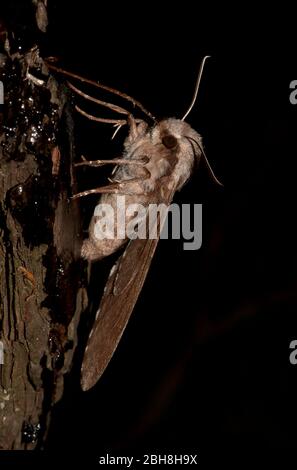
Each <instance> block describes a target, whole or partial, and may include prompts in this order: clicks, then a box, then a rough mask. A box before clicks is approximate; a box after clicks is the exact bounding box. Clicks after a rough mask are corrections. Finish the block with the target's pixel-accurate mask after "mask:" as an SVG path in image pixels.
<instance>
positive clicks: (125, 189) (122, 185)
mask: <svg viewBox="0 0 297 470" xmlns="http://www.w3.org/2000/svg"><path fill="white" fill-rule="evenodd" d="M144 169H145V170H146V171H147V173H149V176H147V177H140V178H131V179H129V180H124V181H121V182H116V183H111V184H108V185H107V186H101V188H95V189H88V190H87V191H82V192H81V193H77V194H74V195H73V196H72V197H71V199H78V198H79V197H84V196H89V195H90V194H105V193H107V194H121V193H123V194H126V195H134V194H136V191H135V188H134V190H132V191H131V190H129V186H130V185H131V183H136V182H139V181H143V180H144V179H147V178H149V177H150V172H149V170H147V169H146V168H144ZM137 194H143V190H142V188H141V192H137Z"/></svg>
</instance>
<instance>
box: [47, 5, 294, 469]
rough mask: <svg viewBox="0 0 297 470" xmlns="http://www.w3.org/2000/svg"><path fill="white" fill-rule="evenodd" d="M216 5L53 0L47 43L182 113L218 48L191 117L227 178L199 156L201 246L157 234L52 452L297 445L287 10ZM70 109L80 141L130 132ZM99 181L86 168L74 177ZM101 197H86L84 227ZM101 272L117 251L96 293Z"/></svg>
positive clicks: (50, 51) (103, 146)
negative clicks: (91, 381)
mask: <svg viewBox="0 0 297 470" xmlns="http://www.w3.org/2000/svg"><path fill="white" fill-rule="evenodd" d="M207 10H208V11H206V9H205V8H204V7H203V3H202V2H201V3H200V4H198V3H197V5H194V3H190V2H182V3H179V4H177V5H176V6H174V5H173V4H171V3H168V4H167V5H166V4H165V3H164V4H163V3H162V4H161V2H159V3H157V4H155V3H153V2H141V3H138V4H136V5H135V6H133V5H132V4H130V3H129V4H126V3H122V4H120V5H117V4H112V5H110V6H109V7H107V6H106V5H105V4H104V3H103V2H95V1H94V2H91V1H86V0H85V1H84V2H77V3H75V2H68V1H65V0H64V1H60V2H58V1H56V2H55V1H52V2H51V0H49V21H50V23H49V29H48V33H47V35H46V37H43V38H40V42H41V43H42V50H43V54H44V55H55V56H58V57H59V64H61V65H62V66H63V67H64V68H66V69H69V70H72V71H75V72H77V73H80V74H81V75H85V76H87V77H89V78H93V79H99V80H101V81H102V82H103V83H106V84H108V85H110V86H113V87H115V88H117V89H119V90H122V91H125V92H126V93H128V94H130V95H132V96H133V97H135V98H136V99H138V100H139V101H141V102H142V103H143V104H144V105H145V106H146V107H147V108H148V109H150V111H151V112H152V113H153V114H155V115H156V116H158V117H160V118H161V117H166V116H175V117H180V116H182V115H183V113H184V111H185V109H186V108H187V106H188V104H189V101H190V99H191V97H192V93H193V88H194V84H195V79H196V75H197V70H198V67H199V64H200V61H201V59H202V57H203V56H204V55H206V54H209V55H211V59H210V60H209V62H208V63H207V65H206V68H205V73H204V75H203V80H202V84H201V88H200V92H199V97H198V101H197V104H196V106H195V108H194V110H193V111H192V113H191V115H190V116H189V118H188V122H189V123H190V124H191V125H192V127H193V128H194V129H196V130H197V131H198V132H199V133H201V135H202V136H203V140H204V145H205V149H206V153H207V155H208V159H209V161H210V162H211V164H212V167H213V169H214V170H215V172H216V175H217V176H218V177H219V178H220V179H221V180H222V182H223V183H224V189H223V190H222V189H221V188H219V187H217V186H215V185H214V184H213V183H212V182H211V181H210V180H209V178H208V176H207V172H206V171H205V168H203V166H202V167H201V169H200V171H198V172H196V173H195V174H194V176H193V178H192V180H191V181H190V182H189V183H188V185H187V186H186V187H185V188H184V189H183V190H182V192H181V193H180V194H177V195H176V198H175V201H176V202H179V203H189V202H191V203H200V202H202V203H203V245H202V248H201V249H200V250H198V251H184V250H183V247H182V241H177V240H175V241H161V242H160V244H159V247H158V249H157V253H156V255H155V258H154V260H153V263H152V266H151V269H150V272H149V275H148V278H147V281H146V283H145V286H144V289H143V291H142V294H141V296H140V299H139V301H138V303H137V306H136V308H135V311H134V313H133V315H132V318H131V320H130V322H129V325H128V327H127V330H126V332H125V334H124V337H123V339H122V341H121V343H120V346H119V347H118V349H117V351H116V353H115V355H114V357H113V359H112V361H111V363H110V365H109V367H108V368H107V370H106V372H105V373H104V375H103V377H102V379H101V380H100V382H99V383H98V384H97V385H96V386H95V387H94V388H93V389H92V390H91V391H89V392H87V393H82V392H81V391H80V389H79V383H78V371H79V363H78V362H77V364H76V365H75V367H74V370H73V373H72V374H71V376H70V377H68V378H67V379H66V391H65V395H64V398H63V399H62V401H61V402H60V403H59V404H58V405H57V406H56V410H55V412H54V417H53V422H52V427H51V430H50V435H49V439H48V444H47V448H46V450H47V451H48V452H49V455H51V456H54V455H57V453H58V452H59V453H61V452H62V453H63V454H64V456H66V457H67V458H68V457H69V458H70V456H71V455H73V452H74V453H76V451H77V453H78V454H79V455H80V456H81V457H82V459H90V460H91V461H94V462H95V460H96V458H98V457H100V456H101V455H105V454H106V452H108V453H110V454H111V453H112V452H115V453H118V454H120V455H126V454H127V455H131V454H132V455H133V454H134V455H136V454H137V453H138V454H139V455H141V454H142V453H148V452H157V451H158V452H162V453H164V452H169V451H170V452H172V451H173V452H175V453H178V454H180V453H187V451H188V450H189V451H191V453H197V454H198V455H199V458H200V459H201V462H204V463H205V464H206V465H207V464H209V463H210V462H211V461H212V459H214V457H216V458H217V459H218V461H219V462H221V463H223V462H224V463H227V462H230V461H231V460H235V459H238V460H237V462H238V468H242V463H243V462H245V461H246V459H247V458H249V457H251V459H252V461H253V462H255V461H256V459H259V458H260V456H261V458H262V459H263V461H264V462H268V460H270V459H271V458H273V459H274V458H275V456H276V455H279V456H281V457H285V456H288V455H291V454H293V453H294V450H295V449H296V447H297V431H296V426H295V422H296V418H297V412H296V410H297V406H296V399H295V397H296V392H297V383H296V374H297V366H293V365H291V364H290V362H289V353H290V350H289V344H290V341H291V340H292V339H297V330H296V306H297V298H296V287H297V276H296V261H297V260H296V246H295V244H296V235H297V234H296V229H295V224H294V222H295V214H296V210H295V201H296V175H295V165H294V164H295V159H296V148H297V144H296V129H295V128H296V116H297V109H295V107H294V106H293V105H291V104H290V102H289V93H290V90H289V83H290V82H291V80H294V79H297V70H296V54H295V51H294V42H293V38H294V24H293V18H292V21H291V19H290V17H291V16H293V15H291V13H290V11H283V12H280V11H279V10H275V11H273V9H272V7H271V6H270V7H269V10H268V11H267V12H266V13H265V14H264V15H263V14H262V15H261V14H260V12H259V11H258V10H257V9H256V8H254V9H253V10H252V9H251V7H250V8H245V7H244V5H240V8H239V7H237V8H236V7H233V6H231V5H230V6H229V7H228V6H227V5H225V4H224V7H222V6H221V7H218V6H216V5H215V4H213V5H211V4H208V9H207ZM88 91H89V92H90V91H91V90H88ZM98 97H100V96H98ZM120 104H122V103H120ZM97 113H98V115H100V113H101V110H98V111H97ZM101 116H102V114H101ZM76 121H77V122H76V133H77V148H78V151H79V152H82V153H84V155H86V156H87V157H88V158H96V157H97V158H101V157H102V158H105V157H106V158H108V157H112V156H117V155H118V152H119V151H120V148H121V140H122V138H123V137H124V134H125V131H123V130H122V131H120V134H118V135H119V137H118V138H117V139H116V140H115V141H113V142H110V136H111V135H112V130H111V129H110V128H109V127H108V126H105V125H102V126H101V125H100V124H94V123H90V122H88V121H87V122H86V121H85V120H84V119H82V118H80V117H77V120H76ZM99 128H100V129H99ZM102 128H103V129H102ZM98 171H99V170H98ZM94 178H96V176H95V177H94V174H93V172H92V175H91V174H90V172H88V171H87V170H86V171H85V172H83V176H82V177H81V186H83V187H81V188H80V189H85V187H86V186H87V187H92V186H94ZM98 178H100V177H99V176H98ZM97 185H98V183H97ZM95 202H96V199H92V198H90V199H85V200H82V201H81V204H82V206H84V205H85V207H83V210H84V211H85V214H86V226H87V223H88V217H89V214H90V213H91V212H92V209H93V207H94V204H95ZM108 268H109V264H108V261H106V262H103V264H102V267H100V265H98V264H97V265H96V266H94V273H93V278H92V290H91V292H93V294H92V295H95V293H96V295H97V296H99V292H100V290H102V288H103V287H104V281H103V279H104V276H105V275H106V273H107V272H108V271H107V270H108ZM92 301H93V302H94V303H96V302H98V301H99V298H97V297H96V296H94V298H92ZM82 321H83V322H85V324H86V323H87V321H88V320H87V319H86V318H84V319H83V320H82ZM238 450H240V452H238ZM201 465H202V463H201ZM198 468H199V467H198ZM264 468H265V467H264Z"/></svg>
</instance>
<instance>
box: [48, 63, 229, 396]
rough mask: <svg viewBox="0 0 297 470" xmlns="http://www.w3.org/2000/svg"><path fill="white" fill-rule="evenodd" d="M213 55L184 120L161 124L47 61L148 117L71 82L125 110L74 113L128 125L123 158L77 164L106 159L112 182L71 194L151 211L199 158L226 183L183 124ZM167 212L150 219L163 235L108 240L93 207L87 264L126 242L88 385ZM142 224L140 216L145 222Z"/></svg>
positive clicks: (124, 318)
mask: <svg viewBox="0 0 297 470" xmlns="http://www.w3.org/2000/svg"><path fill="white" fill-rule="evenodd" d="M208 57H209V56H206V57H204V59H203V61H202V63H201V66H200V70H199V73H198V78H197V83H196V87H195V92H194V96H193V99H192V101H191V104H190V106H189V108H188V110H187V112H186V113H185V115H184V116H183V117H182V119H175V118H168V119H164V120H161V121H157V120H156V119H155V118H154V117H153V116H152V114H151V113H150V112H148V111H147V110H146V109H145V108H144V107H143V106H142V105H141V104H140V103H138V102H137V101H136V100H134V99H133V98H131V97H129V96H128V95H125V94H123V93H121V92H119V91H117V90H114V89H111V88H108V87H105V86H104V85H101V84H98V83H96V82H93V81H91V80H87V79H84V78H82V77H80V76H78V75H75V74H72V73H70V72H66V71H64V70H62V69H59V68H57V67H56V66H52V65H50V68H52V69H53V70H56V71H57V72H62V73H64V74H66V75H68V76H70V77H72V78H75V79H78V80H80V81H82V82H86V83H89V84H91V85H95V86H98V87H101V88H104V89H105V90H107V91H111V92H112V93H115V94H117V95H120V96H122V97H124V98H125V99H127V100H129V101H132V103H133V105H134V106H135V107H138V108H139V109H140V110H141V111H142V112H143V113H144V114H146V117H147V120H144V119H135V118H134V116H132V115H131V114H129V113H128V111H126V110H125V109H124V108H121V107H119V106H115V105H113V104H111V103H106V102H103V101H101V100H97V99H96V98H93V97H92V96H89V95H87V94H85V93H84V92H82V91H81V90H80V89H79V88H77V87H76V86H74V85H73V84H72V83H68V84H69V86H70V88H71V89H72V90H73V91H74V92H75V93H76V94H78V95H80V96H82V97H84V98H86V99H87V100H91V101H93V102H95V103H97V104H100V105H102V106H105V107H108V108H110V109H112V110H113V111H115V112H117V113H120V114H123V115H125V118H124V119H118V120H112V119H109V120H108V119H103V118H97V117H96V116H93V115H90V114H87V113H86V112H85V111H83V110H82V109H81V108H79V107H78V106H76V109H77V111H79V112H80V113H81V114H83V115H84V116H86V117H87V118H89V119H92V120H95V121H99V122H110V123H111V124H114V125H115V126H116V131H117V130H118V129H119V128H120V127H122V126H123V125H124V124H127V125H128V129H129V130H128V135H127V137H126V139H125V141H124V152H123V155H122V156H121V157H119V158H116V159H113V160H96V161H87V160H85V159H83V160H82V161H81V162H80V163H78V164H77V166H82V165H88V166H93V167H100V166H102V165H105V164H109V165H114V166H115V170H114V172H113V174H112V179H111V180H110V184H108V185H106V186H103V187H100V188H96V189H91V190H87V191H84V192H81V193H78V194H76V195H74V196H73V198H79V197H83V196H87V195H89V194H94V193H98V194H101V198H100V201H99V203H100V204H99V205H102V204H108V205H110V206H111V207H116V205H117V201H118V199H117V198H118V197H119V196H122V197H123V196H124V197H125V202H126V204H136V205H137V204H141V205H142V206H144V207H145V208H147V211H149V207H150V205H151V204H160V203H164V204H165V205H166V206H169V204H170V203H171V201H172V199H173V197H174V194H175V192H176V191H179V190H180V189H181V188H182V187H183V186H184V184H185V183H186V182H187V181H188V179H189V178H190V176H191V174H192V172H193V168H194V165H195V163H198V162H199V160H200V159H201V158H204V160H205V162H206V165H207V168H208V170H209V172H210V175H211V176H212V178H213V179H214V181H215V182H216V183H218V184H221V183H220V182H219V181H218V180H217V178H216V177H215V175H214V173H213V171H212V169H211V167H210V165H209V163H208V160H207V158H206V155H205V153H204V150H203V146H202V138H201V136H200V134H198V132H196V131H195V130H194V129H192V128H191V126H190V125H189V124H187V123H186V122H185V119H186V117H187V116H188V114H189V112H190V111H191V109H192V108H193V106H194V103H195V101H196V98H197V94H198V89H199V84H200V81H201V76H202V72H203V68H204V64H205V61H206V59H207V58H208ZM148 119H150V120H152V121H153V122H152V124H151V125H150V124H149V123H148V122H147V121H148ZM96 207H98V206H96ZM131 217H132V215H130V216H126V219H125V221H124V224H125V226H127V224H128V223H129V221H130V220H131ZM165 217H166V213H163V214H159V215H158V217H156V219H155V220H154V221H153V224H155V228H157V233H158V236H157V237H155V238H148V237H146V238H135V239H132V240H129V239H127V237H125V238H119V237H115V238H111V239H106V238H105V239H104V238H102V237H98V233H97V232H96V226H97V223H98V214H97V213H96V209H95V212H94V215H93V217H92V220H91V222H90V226H89V237H88V238H87V239H86V240H85V241H84V242H83V245H82V250H81V254H82V256H83V257H84V258H85V259H87V260H89V261H96V260H100V259H102V258H104V257H106V256H108V255H110V254H112V253H114V252H115V251H117V250H118V249H119V248H121V247H122V246H126V247H125V250H124V252H123V253H122V255H121V256H119V258H118V260H117V261H116V263H115V265H114V266H113V267H112V269H111V271H110V274H109V277H108V280H107V283H106V286H105V289H104V293H103V296H102V299H101V302H100V306H99V309H98V311H97V314H96V318H95V322H94V325H93V327H92V329H91V331H90V334H89V339H88V342H87V346H86V348H85V352H84V358H83V363H82V368H81V387H82V389H83V390H88V389H90V388H91V387H93V386H94V385H95V383H96V382H97V381H98V379H99V378H100V377H101V375H102V374H103V372H104V370H105V369H106V367H107V365H108V363H109V361H110V359H111V357H112V355H113V353H114V351H115V349H116V347H117V345H118V343H119V341H120V339H121V337H122V334H123V332H124V330H125V327H126V325H127V323H128V321H129V318H130V316H131V313H132V311H133V308H134V306H135V304H136V301H137V298H138V296H139V294H140V292H141V289H142V286H143V284H144V281H145V278H146V275H147V272H148V269H149V267H150V264H151V261H152V258H153V256H154V253H155V250H156V247H157V243H158V238H159V235H160V232H161V229H162V226H163V223H164V221H165ZM144 219H145V217H144ZM144 221H145V220H142V221H141V220H140V224H141V223H142V222H144ZM117 222H118V221H116V223H117Z"/></svg>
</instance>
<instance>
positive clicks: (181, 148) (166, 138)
mask: <svg viewBox="0 0 297 470" xmlns="http://www.w3.org/2000/svg"><path fill="white" fill-rule="evenodd" d="M152 142H153V144H155V145H161V146H162V147H163V148H164V149H167V150H170V151H171V152H173V153H175V154H176V155H177V156H180V157H181V158H182V157H183V156H185V157H187V158H192V159H193V162H194V159H196V161H197V162H198V161H199V160H200V157H201V155H202V138H201V135H200V134H198V132H196V131H195V130H194V129H193V128H192V127H191V126H190V125H189V124H188V123H186V122H184V121H182V120H180V119H175V118H168V119H164V120H163V121H160V122H159V123H158V124H157V125H156V126H155V127H154V128H153V130H152Z"/></svg>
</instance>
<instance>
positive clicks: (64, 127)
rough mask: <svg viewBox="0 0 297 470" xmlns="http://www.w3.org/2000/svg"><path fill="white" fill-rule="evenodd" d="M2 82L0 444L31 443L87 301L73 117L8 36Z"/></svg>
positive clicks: (39, 64)
mask: <svg viewBox="0 0 297 470" xmlns="http://www.w3.org/2000/svg"><path fill="white" fill-rule="evenodd" d="M0 79H1V80H2V81H3V82H4V90H5V106H4V110H3V114H2V123H1V129H0V142H1V143H0V321H1V323H0V331H1V332H0V334H1V336H0V340H1V342H2V346H3V350H4V364H3V365H2V366H0V367H1V376H0V449H32V448H35V447H36V445H37V444H38V443H40V442H41V441H42V439H44V436H45V434H46V429H47V427H48V423H49V416H50V410H51V407H52V405H53V404H54V403H55V402H56V401H57V400H59V398H60V397H61V395H62V392H63V375H64V374H65V373H66V372H67V371H68V370H69V368H70V365H71V361H72V357H73V352H74V349H75V345H76V328H77V323H78V320H79V317H80V313H81V311H82V310H83V309H84V305H85V301H86V297H85V290H84V288H83V283H82V279H81V277H82V272H83V270H82V267H81V266H80V263H81V261H80V259H79V245H80V218H79V213H78V208H77V207H78V206H77V205H76V204H75V203H73V202H69V196H70V194H71V189H72V186H73V178H72V158H73V142H72V121H71V114H70V112H69V110H68V109H67V107H68V105H67V97H66V96H65V93H64V91H63V89H61V87H59V86H58V84H57V83H56V81H55V80H54V79H53V77H51V76H50V75H49V73H48V70H47V68H46V66H45V65H44V63H43V61H42V59H41V58H40V57H39V52H38V49H37V48H32V49H31V50H30V51H29V52H27V53H26V54H23V55H22V54H21V53H19V52H18V51H12V50H11V49H10V48H9V43H8V42H6V52H5V53H3V54H0ZM0 116H1V115H0Z"/></svg>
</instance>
